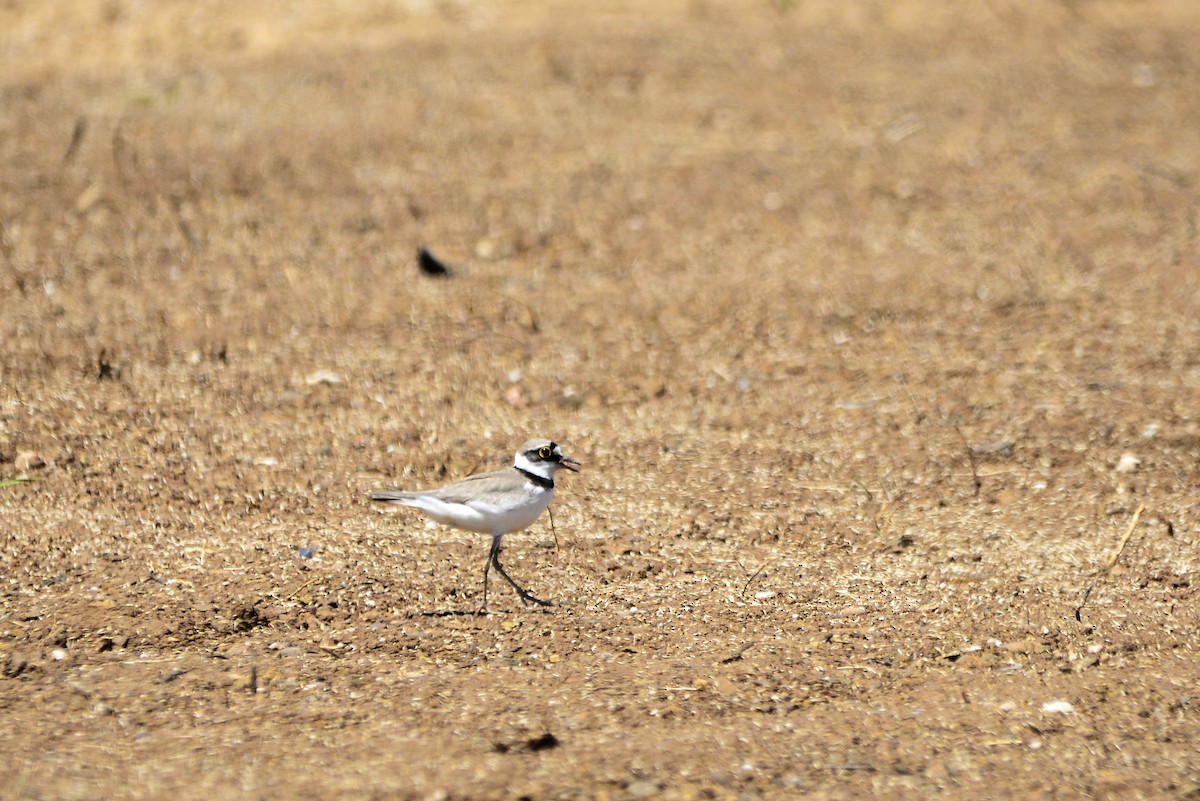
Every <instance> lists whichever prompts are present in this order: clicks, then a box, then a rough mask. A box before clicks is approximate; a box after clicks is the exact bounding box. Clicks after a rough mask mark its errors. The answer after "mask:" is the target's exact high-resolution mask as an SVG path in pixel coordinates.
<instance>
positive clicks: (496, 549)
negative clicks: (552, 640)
mask: <svg viewBox="0 0 1200 801" xmlns="http://www.w3.org/2000/svg"><path fill="white" fill-rule="evenodd" d="M490 564H494V565H495V566H496V570H498V571H499V572H500V575H501V576H504V580H505V581H507V582H508V583H509V584H511V585H512V588H513V589H514V590H516V591H517V595H519V596H520V598H521V600H522V601H523V602H524V603H529V602H530V601H533V602H534V603H535V604H540V605H542V606H551V605H552V604H551V603H550V602H549V601H543V600H542V599H541V598H538V597H537V596H535V595H534V594H533V593H531V592H529V591H528V590H525V589H523V588H522V587H521V585H520V584H517V582H515V581H513V580H512V576H510V575H508V573H505V572H504V568H503V567H501V566H500V538H499V537H496V538H495V539H494V540H492V556H491V560H490ZM485 577H486V571H485ZM484 592H485V593H486V592H487V585H486V583H485V585H484Z"/></svg>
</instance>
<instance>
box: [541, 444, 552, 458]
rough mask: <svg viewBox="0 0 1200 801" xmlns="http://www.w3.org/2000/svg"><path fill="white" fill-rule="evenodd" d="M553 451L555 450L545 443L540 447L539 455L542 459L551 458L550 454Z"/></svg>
mask: <svg viewBox="0 0 1200 801" xmlns="http://www.w3.org/2000/svg"><path fill="white" fill-rule="evenodd" d="M553 452H554V451H552V450H550V448H548V447H547V446H545V445H543V446H542V447H540V448H538V457H539V458H541V459H549V458H550V454H552V453H553Z"/></svg>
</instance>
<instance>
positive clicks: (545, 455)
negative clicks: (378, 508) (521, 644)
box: [371, 439, 580, 611]
mask: <svg viewBox="0 0 1200 801" xmlns="http://www.w3.org/2000/svg"><path fill="white" fill-rule="evenodd" d="M560 467H565V468H567V469H568V470H574V471H576V472H578V470H579V467H580V465H579V462H577V461H575V460H574V459H572V458H570V457H568V456H563V453H562V451H561V450H560V449H559V447H558V445H556V444H554V443H553V442H551V441H550V440H546V439H534V440H530V441H529V442H526V443H525V444H524V445H522V446H521V449H520V450H519V451H517V454H516V456H515V458H514V459H513V466H512V467H506V468H504V469H503V470H495V471H493V472H490V473H479V474H477V475H473V476H467V477H466V478H464V479H460V480H458V481H455V482H454V483H452V484H447V485H446V486H444V487H438V488H437V489H431V490H425V491H423V492H398V491H389V492H376V493H373V494H372V495H371V500H373V501H378V502H380V503H391V504H398V505H401V506H411V507H413V508H415V509H419V510H421V511H422V512H424V513H425V515H427V516H428V517H429V518H431V519H433V520H436V521H437V522H439V523H444V524H445V525H447V526H453V527H455V528H461V529H463V530H465V531H477V532H479V533H481V534H491V535H492V549H491V551H490V552H489V553H488V558H487V562H485V563H484V565H483V611H487V590H488V571H489V570H490V569H491V567H492V565H495V566H496V570H497V571H499V573H500V575H501V576H503V577H504V580H505V581H507V582H508V583H509V584H511V585H512V588H513V589H514V590H516V591H517V595H518V596H520V598H521V600H522V601H524V602H525V603H529V602H530V601H533V602H534V603H535V604H541V605H542V606H550V602H549V601H543V600H542V599H541V598H537V597H535V596H534V595H533V594H532V593H530V592H529V591H527V590H525V589H522V588H521V586H520V585H519V584H517V582H515V581H513V580H512V578H511V577H510V576H509V575H508V573H506V572H505V571H504V568H503V567H501V566H500V540H501V538H503V537H504V535H505V534H508V533H509V532H510V531H520V530H521V529H525V528H529V527H530V526H531V525H533V521H535V520H537V519H538V517H540V516H541V514H542V512H543V511H544V510H545V509H546V507H548V506H549V505H550V501H551V500H553V499H554V474H555V472H556V471H557V470H558V468H560Z"/></svg>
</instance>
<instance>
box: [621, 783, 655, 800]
mask: <svg viewBox="0 0 1200 801" xmlns="http://www.w3.org/2000/svg"><path fill="white" fill-rule="evenodd" d="M625 792H627V793H629V794H630V795H631V796H633V797H634V798H649V797H650V796H654V795H658V793H659V786H658V785H657V784H655V783H654V782H648V781H636V782H633V783H631V784H630V785H629V786H628V787H626V788H625Z"/></svg>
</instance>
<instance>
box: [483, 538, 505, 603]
mask: <svg viewBox="0 0 1200 801" xmlns="http://www.w3.org/2000/svg"><path fill="white" fill-rule="evenodd" d="M499 554H500V537H492V547H491V550H489V551H488V558H487V561H486V562H484V564H483V607H482V608H481V609H480V610H479V611H480V612H487V585H488V570H490V569H491V567H492V562H495V561H496V557H497V556H498V555H499ZM496 567H497V568H499V567H500V563H499V562H497V563H496ZM500 572H501V573H503V572H504V571H503V570H501V571H500ZM505 578H508V577H507V576H505ZM508 580H509V581H512V579H508Z"/></svg>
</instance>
